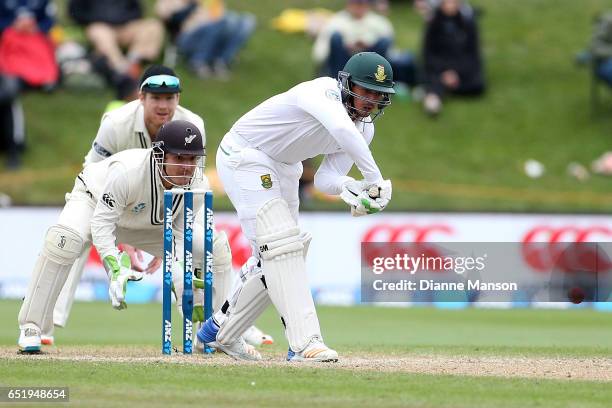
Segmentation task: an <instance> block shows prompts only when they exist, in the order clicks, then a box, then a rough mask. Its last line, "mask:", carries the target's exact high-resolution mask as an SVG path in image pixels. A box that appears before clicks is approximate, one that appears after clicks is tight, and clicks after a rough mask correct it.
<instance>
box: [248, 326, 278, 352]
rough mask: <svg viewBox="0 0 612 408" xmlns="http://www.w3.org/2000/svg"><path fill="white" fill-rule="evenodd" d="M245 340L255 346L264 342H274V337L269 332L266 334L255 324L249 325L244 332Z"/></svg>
mask: <svg viewBox="0 0 612 408" xmlns="http://www.w3.org/2000/svg"><path fill="white" fill-rule="evenodd" d="M242 337H244V341H246V342H247V344H250V345H251V346H253V347H259V346H262V345H264V344H274V339H273V338H272V336H270V335H269V334H266V333H264V332H262V331H261V330H259V329H258V328H257V327H255V326H251V327H249V328H248V329H247V330H246V331H245V332H244V333H243V334H242Z"/></svg>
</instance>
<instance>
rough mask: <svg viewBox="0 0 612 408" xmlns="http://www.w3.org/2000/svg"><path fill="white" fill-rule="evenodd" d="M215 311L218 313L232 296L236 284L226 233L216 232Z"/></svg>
mask: <svg viewBox="0 0 612 408" xmlns="http://www.w3.org/2000/svg"><path fill="white" fill-rule="evenodd" d="M213 275H214V276H213V299H212V305H213V310H214V311H215V312H216V311H217V310H219V309H220V308H221V306H223V302H225V299H227V298H228V297H229V296H230V293H229V292H230V291H231V290H232V284H233V282H234V272H233V271H232V251H231V250H230V246H229V242H228V240H227V234H226V233H225V231H220V230H215V233H214V235H213Z"/></svg>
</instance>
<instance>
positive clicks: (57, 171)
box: [0, 0, 612, 212]
mask: <svg viewBox="0 0 612 408" xmlns="http://www.w3.org/2000/svg"><path fill="white" fill-rule="evenodd" d="M405 3H407V2H394V5H393V11H392V15H391V18H392V20H393V22H394V24H395V27H396V31H397V42H398V44H399V45H400V46H401V47H403V48H409V49H412V50H416V51H417V52H418V50H419V44H420V39H421V32H422V21H421V19H420V18H419V17H418V16H416V15H415V14H414V13H413V12H412V10H411V9H410V7H409V6H408V5H407V4H405ZM473 3H474V4H476V5H478V6H481V7H482V8H483V10H484V15H483V16H482V18H481V21H480V22H481V27H482V39H483V44H484V56H485V61H486V67H487V77H488V82H489V84H490V87H489V92H488V93H487V95H486V96H485V97H484V98H482V99H478V100H468V101H459V100H451V101H449V102H448V104H446V106H445V109H444V112H443V114H442V116H441V117H440V118H439V119H438V120H431V119H429V118H427V117H425V116H424V115H423V113H422V112H421V109H420V107H419V106H418V104H416V103H413V102H410V101H406V100H403V101H402V100H396V101H395V102H394V103H393V105H392V106H391V108H390V109H388V112H386V114H385V116H384V117H383V118H381V120H380V121H379V122H377V137H376V138H375V139H374V142H373V144H372V149H373V151H374V154H375V157H376V158H377V160H378V162H379V164H380V167H381V168H382V170H383V174H384V175H385V176H387V177H390V178H391V179H393V181H394V199H393V202H392V203H391V205H390V206H389V209H390V210H493V211H501V210H509V211H569V212H607V211H609V210H610V209H612V199H611V198H612V194H610V193H609V181H608V180H607V179H606V178H604V177H598V176H597V177H592V178H591V179H590V180H588V181H586V182H584V183H580V182H578V181H576V180H574V179H572V178H570V177H569V176H567V175H566V166H567V165H568V163H570V162H572V161H577V162H580V163H583V164H585V165H588V164H589V163H590V162H591V161H592V160H593V159H594V158H596V157H597V156H599V155H600V154H601V153H602V152H604V151H606V150H608V149H609V141H608V137H607V136H608V133H609V129H610V127H611V125H612V115H610V113H612V98H610V94H609V93H605V95H604V106H603V108H602V110H601V111H600V112H598V113H595V114H592V113H591V111H590V107H589V94H588V89H589V74H588V69H585V68H578V67H576V66H575V65H574V63H573V56H574V54H575V53H576V52H577V51H579V50H580V49H582V48H584V47H585V45H586V44H587V42H588V39H589V38H590V33H591V27H590V24H591V21H592V17H593V15H594V14H595V13H596V12H598V11H601V10H604V9H605V8H606V7H607V6H608V4H607V2H605V1H604V0H584V1H580V2H577V1H573V0H532V1H529V2H526V1H509V0H503V1H501V0H495V1H493V0H478V1H476V0H475V1H473ZM342 4H343V2H342V1H338V0H334V1H327V2H321V1H297V0H292V1H285V2H275V1H271V0H265V1H259V2H256V4H255V3H253V2H249V1H244V0H243V1H235V2H232V7H233V8H237V9H243V10H249V11H252V12H254V13H255V14H257V16H258V21H259V27H258V30H257V32H256V34H255V35H254V37H253V38H252V40H251V42H250V43H249V45H248V47H247V48H246V49H245V50H244V52H243V53H242V54H241V57H240V62H239V64H237V65H236V68H235V72H234V76H233V80H232V81H231V82H228V83H223V82H216V81H200V80H197V79H195V78H194V77H193V76H191V75H190V74H189V73H187V72H186V71H185V70H184V69H183V67H182V66H179V69H178V71H179V73H180V74H181V77H182V79H183V82H184V84H185V92H184V94H183V95H182V104H184V105H185V106H187V107H188V108H190V109H192V110H194V111H195V112H197V113H199V114H201V115H202V116H203V117H204V119H205V121H206V130H207V135H208V143H209V146H211V147H212V149H211V150H212V151H214V149H215V148H216V147H217V145H218V143H219V140H220V138H221V137H222V136H223V134H224V133H225V132H226V131H227V129H228V128H229V127H230V126H231V124H232V123H233V122H234V121H235V120H236V119H237V118H238V117H239V116H240V115H241V114H243V113H244V112H246V111H247V110H249V109H250V108H251V107H253V106H254V105H256V104H257V103H259V102H260V101H262V100H263V99H264V98H267V97H269V96H271V95H273V94H275V93H278V92H281V91H284V90H285V89H287V88H288V87H290V86H291V85H293V84H295V83H297V82H300V81H304V80H307V79H309V78H311V77H312V74H313V72H314V68H313V65H312V62H311V60H310V50H311V40H309V39H308V38H306V37H305V36H300V35H284V34H280V33H278V32H275V31H273V30H272V29H271V28H270V25H269V23H270V19H271V18H272V17H274V16H275V15H277V14H278V13H279V12H280V11H281V10H282V9H284V8H286V7H291V6H294V7H314V6H322V5H323V6H325V7H329V8H332V9H333V8H339V7H340V6H341V5H342ZM110 98H111V94H110V92H107V91H84V92H77V91H74V90H60V91H58V92H56V93H54V94H52V95H42V94H39V93H29V94H27V95H26V96H25V97H24V105H25V109H26V116H27V120H28V129H29V132H28V135H29V150H28V153H27V155H26V158H25V163H26V166H25V168H24V170H23V171H20V172H17V173H12V174H3V175H0V191H4V192H6V193H8V194H9V195H11V196H12V197H13V198H14V201H15V202H16V203H21V204H60V203H61V202H62V199H63V193H64V192H65V191H68V190H70V188H71V186H72V183H73V180H74V175H75V174H76V172H77V170H78V167H79V165H80V163H81V162H82V157H83V155H84V154H85V152H86V150H87V148H88V146H89V144H90V142H91V139H92V138H93V137H94V135H95V132H96V129H97V126H98V123H99V118H100V114H101V112H102V109H103V108H104V106H105V104H106V103H107V101H108V100H110ZM529 158H535V159H538V160H540V161H542V162H543V163H544V165H545V166H546V168H547V172H546V173H545V175H544V176H543V177H542V178H540V179H536V180H532V179H529V178H527V177H526V176H525V175H524V174H523V172H522V163H523V162H524V161H525V160H526V159H529ZM212 161H213V160H209V165H211V166H212V165H213V163H212ZM219 204H220V205H221V206H222V207H227V205H228V202H227V201H220V202H219ZM314 208H341V207H338V206H335V205H334V204H315V205H314Z"/></svg>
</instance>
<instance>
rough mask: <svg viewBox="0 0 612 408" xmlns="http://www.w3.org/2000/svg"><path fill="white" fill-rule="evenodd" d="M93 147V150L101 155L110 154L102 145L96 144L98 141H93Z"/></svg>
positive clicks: (107, 155) (106, 155)
mask: <svg viewBox="0 0 612 408" xmlns="http://www.w3.org/2000/svg"><path fill="white" fill-rule="evenodd" d="M93 148H94V150H95V152H96V153H98V154H99V155H100V156H102V157H110V156H112V153H111V152H109V151H108V150H106V149H105V148H104V147H102V146H100V145H99V144H98V142H94V144H93Z"/></svg>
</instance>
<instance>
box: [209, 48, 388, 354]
mask: <svg viewBox="0 0 612 408" xmlns="http://www.w3.org/2000/svg"><path fill="white" fill-rule="evenodd" d="M393 93H395V92H394V90H393V72H392V70H391V66H390V64H389V62H388V61H387V60H386V59H385V58H383V57H381V56H380V55H378V54H376V53H372V52H363V53H359V54H355V55H354V56H353V57H351V58H350V59H349V61H348V62H347V63H346V65H345V67H344V70H343V71H341V72H340V73H339V75H338V80H335V79H333V78H328V77H324V78H317V79H314V80H312V81H308V82H304V83H301V84H298V85H297V86H295V87H293V88H291V89H290V90H288V91H287V92H285V93H282V94H279V95H276V96H274V97H272V98H270V99H268V100H266V101H264V102H263V103H261V104H260V105H258V106H257V107H255V108H254V109H252V110H251V111H250V112H248V113H246V114H245V115H244V116H242V117H241V118H240V119H239V120H238V121H237V122H236V123H235V124H234V126H233V127H232V128H231V129H230V131H229V132H228V133H227V134H226V135H225V137H224V138H223V140H222V142H221V145H220V147H219V149H218V151H217V162H216V166H217V171H218V173H219V176H220V178H221V180H222V182H223V185H224V187H225V189H226V191H227V194H228V196H229V198H230V199H231V201H232V203H233V204H234V207H235V208H236V210H237V212H238V217H239V219H240V223H241V226H242V230H243V232H244V234H245V235H246V237H247V238H248V239H249V240H250V241H251V245H252V248H253V256H254V257H253V258H252V259H251V260H249V262H247V265H246V266H245V267H244V268H243V272H247V273H244V274H243V275H244V278H243V285H242V286H240V287H238V288H237V290H236V291H235V292H234V294H233V295H232V297H231V298H230V299H228V301H227V302H226V303H225V304H224V305H223V307H222V308H221V310H220V311H217V312H216V313H215V314H214V315H213V317H211V318H210V319H209V320H207V321H206V323H205V324H204V325H203V326H202V328H201V329H200V330H199V331H198V338H199V340H200V341H202V342H205V343H207V344H209V345H210V346H213V347H216V348H217V349H219V350H221V351H226V349H229V350H230V352H229V353H228V354H230V355H231V349H232V348H233V347H234V344H235V343H236V342H239V340H240V335H241V334H242V333H243V332H244V330H246V329H247V328H248V327H249V326H250V325H251V324H252V322H253V321H254V320H255V319H256V318H257V317H258V316H259V315H260V314H261V313H262V312H263V310H264V309H265V308H266V306H267V305H268V304H269V302H270V300H271V301H272V303H273V304H274V306H275V308H276V310H277V311H278V313H279V315H280V318H281V321H282V323H283V325H284V326H285V335H286V337H287V340H288V342H289V352H288V355H287V359H288V360H290V361H337V360H338V353H336V351H334V350H332V349H330V348H329V347H327V346H326V345H325V343H324V342H323V338H322V335H321V329H320V327H319V320H318V318H317V312H316V310H315V306H314V302H313V299H312V295H311V292H310V288H309V285H308V279H307V273H306V268H305V258H306V254H307V251H308V245H309V242H310V240H311V237H310V235H309V234H308V233H306V232H304V231H301V230H300V227H299V226H298V207H299V200H298V180H299V178H300V175H301V173H302V165H301V161H303V160H305V159H307V158H310V157H314V156H317V155H319V154H323V155H324V156H325V157H324V159H323V162H322V164H321V166H320V167H319V169H318V170H317V173H316V176H315V186H316V187H317V188H318V189H319V190H321V191H323V192H325V193H328V194H337V195H340V196H341V197H342V199H343V200H344V201H346V202H347V203H348V204H349V205H350V207H351V212H352V214H353V215H354V216H360V215H366V214H373V213H376V212H379V211H381V210H383V209H385V207H386V206H387V204H388V203H389V200H390V199H391V182H390V180H384V179H383V177H382V175H381V172H380V170H379V168H378V166H377V165H376V162H375V161H374V158H373V156H372V153H371V152H370V149H369V147H368V145H369V143H370V142H371V141H372V138H373V136H374V123H373V122H374V120H375V119H376V117H378V116H379V115H380V114H381V113H382V112H383V109H384V108H385V107H386V106H388V105H389V104H390V94H393ZM353 164H355V165H356V166H357V168H358V170H359V171H360V172H361V174H362V175H363V180H359V181H358V180H355V179H353V178H351V177H348V176H347V173H348V172H349V170H350V169H351V167H352V166H353ZM238 357H240V356H238Z"/></svg>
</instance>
